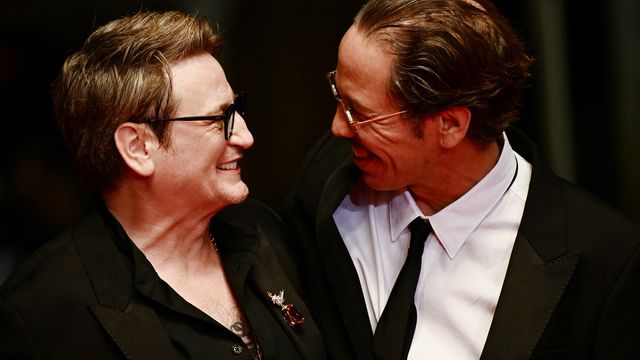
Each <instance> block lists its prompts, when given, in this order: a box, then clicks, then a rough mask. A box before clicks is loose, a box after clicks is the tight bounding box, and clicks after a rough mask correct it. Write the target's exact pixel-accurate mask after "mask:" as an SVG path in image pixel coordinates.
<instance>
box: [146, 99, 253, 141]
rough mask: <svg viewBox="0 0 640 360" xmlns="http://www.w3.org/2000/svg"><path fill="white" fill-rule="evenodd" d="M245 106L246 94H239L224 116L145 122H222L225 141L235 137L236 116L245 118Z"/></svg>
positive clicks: (184, 117) (187, 117) (185, 117)
mask: <svg viewBox="0 0 640 360" xmlns="http://www.w3.org/2000/svg"><path fill="white" fill-rule="evenodd" d="M245 105H246V97H245V94H244V93H238V94H236V95H235V96H234V100H233V104H231V105H229V106H228V107H227V108H226V109H225V110H224V114H223V115H203V116H183V117H176V118H166V119H151V120H146V121H145V122H147V123H151V122H155V121H203V120H212V121H222V122H223V125H224V139H225V140H229V138H230V137H231V135H233V126H234V124H235V114H236V112H237V113H238V114H240V116H242V117H244V115H245Z"/></svg>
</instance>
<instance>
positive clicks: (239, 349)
mask: <svg viewBox="0 0 640 360" xmlns="http://www.w3.org/2000/svg"><path fill="white" fill-rule="evenodd" d="M242 351H243V348H242V346H240V345H238V344H235V345H233V346H232V347H231V352H233V354H234V355H240V354H242Z"/></svg>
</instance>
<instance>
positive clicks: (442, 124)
mask: <svg viewBox="0 0 640 360" xmlns="http://www.w3.org/2000/svg"><path fill="white" fill-rule="evenodd" d="M438 120H439V123H438V126H439V129H438V130H439V142H440V145H441V146H442V147H444V148H447V149H451V148H454V147H455V146H457V145H458V144H459V143H460V141H462V139H464V138H465V136H466V135H467V131H468V130H469V123H470V122H471V111H469V109H468V108H466V107H454V108H450V109H447V110H444V111H442V112H441V113H440V114H439V116H438Z"/></svg>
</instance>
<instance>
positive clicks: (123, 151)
mask: <svg viewBox="0 0 640 360" xmlns="http://www.w3.org/2000/svg"><path fill="white" fill-rule="evenodd" d="M113 137H114V140H115V143H116V148H117V149H118V152H119V153H120V156H121V157H122V160H123V161H124V162H125V164H127V166H128V167H129V169H131V170H132V171H133V172H135V173H136V174H138V175H140V176H144V177H147V176H150V175H151V174H153V171H154V170H155V165H154V163H153V158H152V156H151V151H152V149H155V148H157V139H156V137H155V135H154V134H153V132H152V131H151V130H149V129H148V128H147V126H146V125H145V124H137V123H130V122H125V123H123V124H120V126H118V128H117V129H116V131H115V133H114V135H113ZM154 145H155V146H154Z"/></svg>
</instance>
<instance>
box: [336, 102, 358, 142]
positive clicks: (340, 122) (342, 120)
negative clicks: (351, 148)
mask: <svg viewBox="0 0 640 360" xmlns="http://www.w3.org/2000/svg"><path fill="white" fill-rule="evenodd" d="M331 132H332V133H333V135H335V136H337V137H344V138H351V137H353V136H354V131H353V129H352V128H351V125H349V121H348V120H347V115H345V113H344V111H342V109H340V105H338V107H337V108H336V113H335V114H334V115H333V122H332V123H331Z"/></svg>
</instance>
